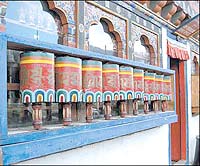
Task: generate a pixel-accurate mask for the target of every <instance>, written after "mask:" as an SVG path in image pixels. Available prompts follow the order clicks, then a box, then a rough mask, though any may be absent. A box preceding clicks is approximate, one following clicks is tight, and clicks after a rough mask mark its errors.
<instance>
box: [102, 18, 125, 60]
mask: <svg viewBox="0 0 200 166" xmlns="http://www.w3.org/2000/svg"><path fill="white" fill-rule="evenodd" d="M100 20H102V21H104V22H105V23H106V24H107V25H108V31H109V32H110V33H112V34H113V35H114V37H115V39H116V41H117V56H118V57H121V58H123V54H122V40H121V36H120V34H119V32H117V31H116V30H115V28H114V26H113V23H112V22H111V21H110V20H109V19H108V18H106V17H101V18H100Z"/></svg>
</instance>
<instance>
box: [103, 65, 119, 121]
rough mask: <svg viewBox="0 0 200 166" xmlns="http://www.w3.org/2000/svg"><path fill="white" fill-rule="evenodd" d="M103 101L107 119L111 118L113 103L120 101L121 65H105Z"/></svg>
mask: <svg viewBox="0 0 200 166" xmlns="http://www.w3.org/2000/svg"><path fill="white" fill-rule="evenodd" d="M102 76H103V101H104V102H105V119H106V120H109V119H110V118H111V101H113V100H119V90H120V81H119V65H117V64H104V65H103V71H102Z"/></svg>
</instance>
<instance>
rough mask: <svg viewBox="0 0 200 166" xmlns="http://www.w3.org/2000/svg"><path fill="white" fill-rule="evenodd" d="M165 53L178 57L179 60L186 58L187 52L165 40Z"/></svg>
mask: <svg viewBox="0 0 200 166" xmlns="http://www.w3.org/2000/svg"><path fill="white" fill-rule="evenodd" d="M167 55H169V56H170V57H172V58H175V59H180V60H188V59H189V54H188V51H187V50H184V49H181V48H178V47H177V46H175V45H173V44H172V43H170V42H169V41H167Z"/></svg>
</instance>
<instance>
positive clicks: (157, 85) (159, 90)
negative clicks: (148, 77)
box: [153, 74, 164, 112]
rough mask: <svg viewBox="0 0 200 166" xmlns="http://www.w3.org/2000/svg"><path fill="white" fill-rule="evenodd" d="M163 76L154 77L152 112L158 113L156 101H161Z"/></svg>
mask: <svg viewBox="0 0 200 166" xmlns="http://www.w3.org/2000/svg"><path fill="white" fill-rule="evenodd" d="M163 77H164V76H163V75H158V74H156V75H155V101H154V102H153V110H154V111H155V112H157V111H158V101H160V100H161V96H162V90H163Z"/></svg>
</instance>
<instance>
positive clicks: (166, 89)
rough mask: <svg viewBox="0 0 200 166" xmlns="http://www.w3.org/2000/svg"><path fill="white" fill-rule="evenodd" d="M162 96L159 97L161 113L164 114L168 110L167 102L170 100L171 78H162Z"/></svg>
mask: <svg viewBox="0 0 200 166" xmlns="http://www.w3.org/2000/svg"><path fill="white" fill-rule="evenodd" d="M162 91H163V96H162V97H161V100H162V111H163V112H165V111H166V110H167V108H168V104H167V101H169V100H171V95H172V89H171V77H170V76H164V77H163V89H162Z"/></svg>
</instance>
